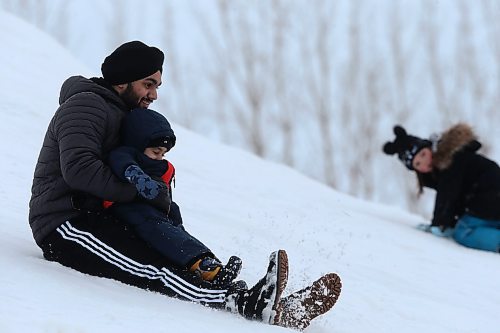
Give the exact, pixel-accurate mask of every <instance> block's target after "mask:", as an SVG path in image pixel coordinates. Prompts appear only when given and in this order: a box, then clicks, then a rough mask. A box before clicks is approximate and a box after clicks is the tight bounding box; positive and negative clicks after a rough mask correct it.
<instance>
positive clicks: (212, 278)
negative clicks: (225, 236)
mask: <svg viewBox="0 0 500 333" xmlns="http://www.w3.org/2000/svg"><path fill="white" fill-rule="evenodd" d="M241 265H242V262H241V259H240V258H238V257H237V256H232V257H231V258H229V260H228V262H227V264H226V265H225V266H223V265H222V263H221V262H220V261H219V260H218V259H215V258H211V257H206V258H203V259H199V260H197V261H196V262H195V263H194V264H193V265H192V266H191V268H190V270H191V271H192V272H194V273H195V274H196V275H198V276H199V277H200V278H201V279H202V280H204V281H209V282H211V283H212V285H214V286H217V287H220V288H227V287H228V286H229V285H230V284H231V282H233V280H234V279H236V277H237V276H238V274H239V273H240V271H241Z"/></svg>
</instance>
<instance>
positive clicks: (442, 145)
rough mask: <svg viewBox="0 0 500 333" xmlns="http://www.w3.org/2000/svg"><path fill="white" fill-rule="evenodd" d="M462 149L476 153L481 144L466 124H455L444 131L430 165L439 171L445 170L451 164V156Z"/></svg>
mask: <svg viewBox="0 0 500 333" xmlns="http://www.w3.org/2000/svg"><path fill="white" fill-rule="evenodd" d="M464 148H467V149H470V150H471V151H477V150H479V148H481V144H480V143H479V142H478V141H477V136H476V134H475V133H474V131H473V130H472V128H471V127H470V126H469V125H467V124H463V123H460V124H457V125H455V126H453V127H451V128H450V129H448V130H447V131H445V132H444V133H443V134H442V135H441V138H440V139H439V141H438V142H437V149H436V151H435V152H434V153H433V159H432V164H433V165H434V167H436V168H437V169H439V170H444V169H447V168H448V167H449V166H450V165H451V163H452V162H453V155H455V153H457V152H458V151H461V150H463V149H464Z"/></svg>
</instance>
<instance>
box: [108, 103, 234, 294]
mask: <svg viewBox="0 0 500 333" xmlns="http://www.w3.org/2000/svg"><path fill="white" fill-rule="evenodd" d="M121 136H122V144H123V146H120V147H118V148H116V149H114V150H113V151H111V153H110V156H109V165H110V167H111V169H112V170H113V172H114V173H115V174H116V175H117V176H118V177H120V178H121V179H123V180H126V181H129V182H131V183H133V184H134V185H135V186H136V188H137V190H138V192H139V196H138V197H139V199H141V198H142V199H143V200H137V201H135V202H132V203H127V204H119V203H115V204H113V203H105V206H108V207H110V208H109V209H112V213H113V215H115V216H116V217H117V218H118V219H119V220H120V221H122V222H125V223H127V224H129V225H130V226H131V227H132V228H134V229H135V230H136V232H137V234H138V235H139V236H140V237H141V238H142V239H143V240H145V241H146V242H147V243H148V244H149V245H150V246H151V247H153V248H155V249H156V250H157V251H159V252H160V253H161V254H163V255H164V256H165V257H167V258H168V259H169V260H170V261H171V262H172V263H173V264H174V265H176V266H177V267H181V268H188V269H190V270H191V271H192V272H195V273H196V274H197V275H199V276H200V277H201V278H202V279H203V280H207V281H212V282H213V283H214V284H216V285H221V286H222V285H228V284H229V283H230V282H231V281H233V280H234V279H235V278H236V276H237V275H238V273H239V271H240V269H241V260H240V259H239V258H238V257H236V256H233V257H231V258H230V259H229V261H228V264H227V265H226V266H223V265H222V264H221V262H220V261H219V260H218V259H217V258H216V257H215V255H214V254H213V253H212V251H210V249H208V248H207V247H206V246H205V245H204V244H203V243H202V242H200V241H199V240H198V239H196V238H195V237H193V236H192V235H190V234H189V233H188V232H187V231H186V230H185V228H184V226H183V224H182V217H181V214H180V210H179V206H178V205H177V204H176V203H175V202H173V201H172V186H171V185H172V180H173V179H174V176H175V168H174V166H173V165H172V164H171V163H170V162H168V161H166V160H164V159H163V156H164V154H165V153H167V152H168V151H169V150H170V149H172V147H173V146H174V145H175V140H176V138H175V134H174V132H173V130H172V129H171V127H170V124H169V122H168V121H167V119H166V118H165V117H164V116H163V115H161V114H160V113H158V112H156V111H153V110H146V109H135V110H132V111H131V112H130V113H129V114H128V115H127V116H126V117H125V119H124V121H123V123H122V127H121ZM153 198H155V199H154V200H153ZM148 200H149V201H148Z"/></svg>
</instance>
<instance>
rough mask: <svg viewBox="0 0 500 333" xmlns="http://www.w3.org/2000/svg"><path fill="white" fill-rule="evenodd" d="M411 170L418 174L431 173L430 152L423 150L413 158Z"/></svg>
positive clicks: (427, 149)
mask: <svg viewBox="0 0 500 333" xmlns="http://www.w3.org/2000/svg"><path fill="white" fill-rule="evenodd" d="M412 164H413V169H415V170H417V171H418V172H420V173H428V172H431V171H432V150H431V149H430V148H423V149H422V150H420V151H419V152H418V153H417V155H415V157H414V158H413V162H412Z"/></svg>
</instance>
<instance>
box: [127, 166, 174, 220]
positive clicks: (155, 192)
mask: <svg viewBox="0 0 500 333" xmlns="http://www.w3.org/2000/svg"><path fill="white" fill-rule="evenodd" d="M125 178H127V180H128V181H129V182H130V183H131V184H133V185H135V188H136V189H137V192H138V194H139V199H145V200H146V202H148V203H150V204H151V205H153V206H155V207H156V208H158V209H160V210H162V211H167V212H168V211H169V208H170V190H169V189H168V187H167V185H165V183H163V182H158V181H156V180H154V179H152V178H151V177H149V175H148V174H146V173H144V171H142V169H141V168H140V167H138V166H137V165H130V166H129V167H128V168H127V169H126V170H125Z"/></svg>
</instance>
